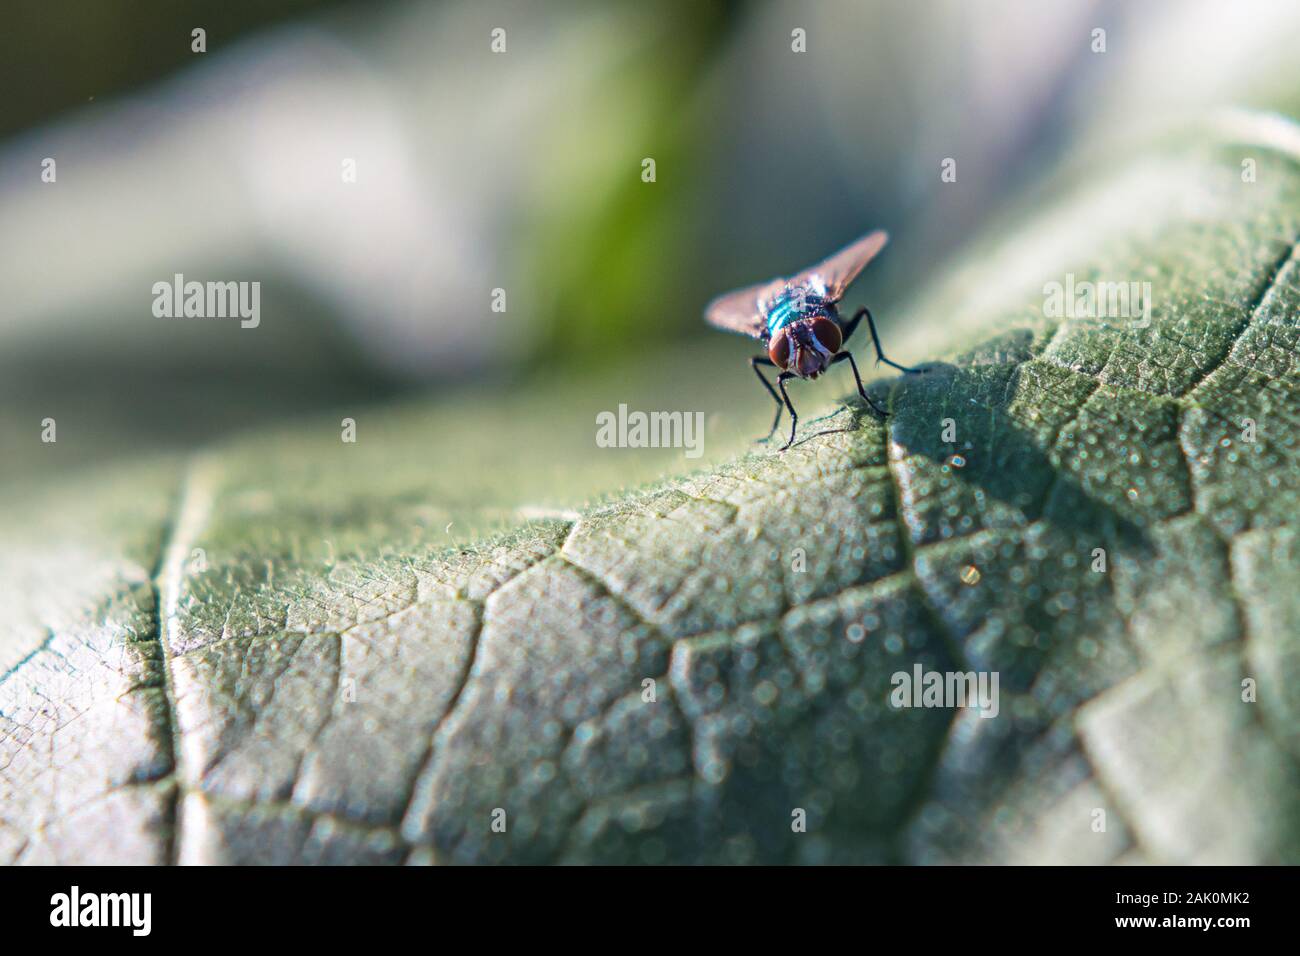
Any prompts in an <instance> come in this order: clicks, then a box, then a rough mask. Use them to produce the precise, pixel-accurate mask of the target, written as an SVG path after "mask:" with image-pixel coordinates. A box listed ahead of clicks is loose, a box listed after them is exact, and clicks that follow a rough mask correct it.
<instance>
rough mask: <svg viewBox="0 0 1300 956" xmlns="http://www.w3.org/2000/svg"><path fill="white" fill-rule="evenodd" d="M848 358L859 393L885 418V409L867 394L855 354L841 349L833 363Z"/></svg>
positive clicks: (873, 409)
mask: <svg viewBox="0 0 1300 956" xmlns="http://www.w3.org/2000/svg"><path fill="white" fill-rule="evenodd" d="M854 321H855V322H856V321H857V319H856V318H855V319H854ZM845 338H848V336H845ZM846 359H847V360H848V363H849V366H850V367H851V368H852V369H853V381H855V382H857V383H858V394H859V395H861V396H862V400H863V401H864V402H866V403H867V404H868V405H870V406H871V410H872V411H873V412H875V413H876V414H877V415H879V416H880V417H881V418H884V417H885V410H884V409H883V408H881V407H880V406H879V405H877V404H876V403H875V402H873V401H872V400H871V396H870V395H868V394H867V390H866V389H865V388H863V387H862V376H861V375H859V374H858V363H857V362H855V361H853V356H852V355H850V354H849V353H848V351H841V352H839V353H837V354H836V356H835V358H833V359H831V364H832V365H834V364H835V363H836V362H843V361H845V360H846Z"/></svg>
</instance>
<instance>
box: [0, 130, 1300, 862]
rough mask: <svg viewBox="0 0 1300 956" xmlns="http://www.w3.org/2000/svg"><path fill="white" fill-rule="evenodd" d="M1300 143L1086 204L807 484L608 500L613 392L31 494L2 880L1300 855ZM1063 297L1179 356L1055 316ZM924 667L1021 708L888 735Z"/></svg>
mask: <svg viewBox="0 0 1300 956" xmlns="http://www.w3.org/2000/svg"><path fill="white" fill-rule="evenodd" d="M1296 138H1297V133H1296V131H1295V130H1294V129H1293V128H1291V127H1285V128H1282V127H1279V126H1278V125H1277V124H1274V123H1270V122H1267V121H1258V122H1255V123H1253V124H1251V125H1248V126H1243V125H1241V124H1238V125H1237V126H1236V127H1234V128H1233V129H1232V130H1230V131H1227V132H1224V131H1219V132H1212V133H1209V134H1204V133H1203V134H1200V135H1198V136H1196V137H1187V136H1184V137H1182V138H1181V139H1180V140H1178V141H1176V142H1170V143H1167V144H1165V145H1162V146H1160V147H1158V148H1156V149H1155V150H1153V151H1151V152H1149V153H1147V154H1146V155H1145V156H1144V157H1143V158H1142V159H1140V160H1137V161H1135V162H1132V163H1130V164H1128V165H1126V166H1125V167H1124V168H1123V169H1122V170H1120V171H1119V172H1118V173H1116V174H1115V175H1113V176H1112V177H1111V178H1110V179H1109V180H1108V181H1107V182H1106V183H1104V184H1101V185H1097V186H1090V187H1085V188H1082V189H1077V190H1072V191H1071V193H1070V194H1069V195H1067V196H1065V197H1064V198H1060V199H1056V198H1050V199H1045V200H1044V202H1043V204H1042V205H1043V208H1042V209H1041V210H1040V211H1039V213H1038V215H1037V217H1036V218H1035V220H1034V221H1033V222H1029V223H1027V224H1024V225H1023V226H1022V227H1020V228H1018V229H1017V230H1015V231H1014V233H1011V234H1007V233H1006V232H1005V231H1000V232H998V233H996V234H994V235H993V236H992V237H991V238H990V239H989V240H988V242H987V243H985V244H983V245H981V246H979V247H977V248H978V249H979V250H980V251H978V252H976V253H974V254H973V255H972V257H971V261H970V262H969V263H968V264H967V267H966V268H964V269H963V268H958V269H957V271H955V272H954V274H953V275H952V276H951V277H950V279H949V280H948V282H947V283H946V284H944V285H942V286H940V287H939V288H937V289H935V290H933V291H932V293H931V294H930V295H929V296H927V298H926V299H925V300H924V301H923V302H922V304H921V306H919V307H918V308H917V309H916V310H915V311H914V314H913V318H914V319H915V321H914V323H913V328H914V329H915V332H914V335H913V338H912V340H911V343H912V344H911V345H910V346H898V347H895V349H894V351H895V353H896V356H895V357H898V358H904V359H906V360H908V361H914V360H916V359H917V358H919V357H921V356H922V355H924V356H927V357H934V356H946V357H947V360H946V361H943V362H939V363H935V364H933V365H932V366H931V367H930V371H928V372H927V373H926V374H925V375H924V376H920V377H910V378H907V379H889V380H887V381H885V382H882V383H877V384H876V385H874V386H873V388H874V390H875V391H876V393H877V395H878V397H879V398H880V400H882V401H886V402H887V403H888V407H889V409H890V412H889V418H888V421H887V422H885V423H884V424H883V425H882V423H880V422H878V421H877V420H876V419H875V418H874V417H872V416H870V415H867V414H864V413H863V411H862V407H861V405H860V404H859V403H858V402H857V401H856V400H855V401H852V402H849V403H848V404H846V405H844V406H843V407H841V408H840V409H839V410H838V411H836V412H835V413H834V414H833V415H832V416H830V417H828V418H825V419H822V420H820V421H816V420H813V416H812V415H811V414H808V413H805V415H804V429H803V432H802V434H801V441H800V443H799V444H798V445H796V446H795V448H793V449H792V450H791V451H789V452H787V453H785V454H775V453H772V452H770V451H768V450H767V449H765V448H760V449H758V450H757V451H755V452H753V453H751V454H747V455H744V456H742V457H739V458H735V459H733V460H730V461H728V462H725V463H722V464H719V465H713V466H711V467H709V468H706V469H704V470H703V471H700V472H697V473H694V474H690V475H686V476H684V477H680V478H677V479H672V480H668V481H666V482H663V483H661V484H659V485H657V486H653V487H650V488H648V489H643V490H641V491H634V492H628V493H625V494H621V495H615V496H613V497H611V498H609V499H606V500H605V501H604V502H603V503H600V504H594V505H584V504H583V503H584V502H586V501H588V500H589V498H590V496H591V495H592V494H594V493H595V492H597V491H598V490H600V489H602V488H603V489H606V490H610V491H612V490H613V488H614V487H615V486H616V485H617V484H619V483H620V482H622V483H624V484H632V483H635V482H637V481H639V480H640V479H641V476H642V475H643V474H644V472H639V471H638V470H637V469H639V468H644V467H645V466H644V465H642V464H638V463H640V462H642V461H643V459H642V458H641V457H640V456H638V455H637V454H636V453H635V452H622V453H617V454H616V453H613V452H603V451H596V452H593V451H591V450H590V449H588V450H587V452H586V453H585V454H583V453H581V452H579V451H578V446H577V441H578V439H577V438H576V437H575V438H572V439H566V438H564V437H563V436H564V435H566V434H568V429H569V428H570V424H569V423H570V422H572V423H573V424H572V426H571V427H572V429H573V430H574V431H573V434H574V435H575V436H576V435H577V434H579V432H582V433H585V434H586V435H588V436H590V434H591V431H590V430H591V429H592V428H593V421H592V419H591V418H590V417H589V415H588V414H587V413H586V412H583V413H582V414H579V413H578V412H577V411H575V409H578V408H581V407H582V405H583V402H596V403H599V402H601V401H605V402H608V400H609V396H610V395H620V396H621V395H622V394H626V393H627V392H626V391H625V390H623V389H622V387H621V386H618V385H616V386H609V385H608V383H606V385H605V386H604V389H605V390H603V391H602V390H596V391H592V392H591V393H590V394H589V396H588V398H586V399H581V400H580V399H578V398H577V395H578V394H579V393H578V392H577V391H565V390H564V387H563V386H556V387H554V388H552V389H550V390H548V391H545V392H540V393H537V394H507V395H506V396H505V397H503V398H499V399H496V400H489V399H486V398H485V399H483V400H481V401H479V402H476V403H475V404H474V405H473V406H471V407H462V408H452V409H444V410H442V411H437V410H434V409H423V410H422V409H421V407H420V406H418V405H416V406H409V407H406V408H403V409H398V410H395V411H393V412H392V413H390V414H389V415H387V416H384V417H380V418H375V419H363V420H362V421H361V422H359V426H358V427H359V433H358V444H356V445H355V446H349V445H343V444H342V443H341V442H339V441H338V438H337V433H336V432H335V431H334V429H335V428H336V427H337V426H336V425H335V424H334V422H333V421H331V422H328V423H315V424H312V425H308V424H307V423H304V425H303V426H302V427H301V428H298V429H296V430H294V431H292V432H276V433H272V434H262V435H255V436H251V437H249V438H247V439H244V440H240V441H236V442H233V443H230V444H227V445H223V446H222V447H220V448H217V449H210V450H208V451H207V452H205V453H203V454H202V455H200V456H198V457H196V458H194V459H192V460H189V461H187V462H184V463H176V462H174V461H172V460H171V459H165V460H161V461H158V462H145V463H141V464H140V465H137V466H131V467H126V466H124V467H122V468H120V469H117V470H116V471H114V472H113V473H112V474H110V475H102V476H90V477H87V478H84V479H81V480H78V481H70V482H68V483H65V484H63V485H61V486H54V487H50V488H46V489H40V490H35V489H29V490H27V491H25V492H19V491H17V490H14V491H13V493H12V494H11V495H10V496H9V500H8V501H7V503H6V505H5V508H6V514H5V515H4V517H3V522H4V526H5V527H6V528H12V529H16V530H15V532H14V533H13V534H7V535H6V538H5V541H4V543H3V547H2V549H0V561H3V563H4V564H5V569H6V573H5V574H4V575H3V576H0V580H4V581H5V582H6V584H7V586H8V588H9V593H7V594H5V595H4V598H5V607H6V609H7V611H6V622H5V624H4V625H0V666H2V667H4V668H6V672H5V677H4V678H3V680H2V681H0V722H2V723H0V727H2V728H3V730H2V731H0V768H2V769H0V820H3V823H0V856H2V857H3V858H5V859H17V860H20V861H23V862H38V861H51V860H60V861H73V860H76V861H90V860H103V859H113V860H116V861H139V862H153V861H165V860H172V859H179V860H182V861H226V862H230V861H241V862H243V861H257V862H307V861H313V862H314V861H337V862H398V861H401V860H409V861H412V862H428V861H490V860H511V861H550V860H565V861H592V860H602V861H620V862H622V861H649V862H656V861H760V860H761V861H806V862H817V861H854V862H870V861H911V862H934V861H946V860H957V861H1004V860H1022V861H1032V862H1069V863H1083V862H1110V861H1143V862H1176V863H1204V862H1212V861H1213V862H1290V863H1294V862H1296V861H1297V859H1298V858H1300V854H1298V853H1297V849H1298V846H1300V820H1298V816H1300V801H1298V800H1297V794H1298V793H1300V787H1298V786H1297V784H1300V772H1298V769H1297V759H1298V758H1300V736H1298V735H1297V731H1296V728H1297V727H1300V721H1297V719H1296V718H1297V717H1298V716H1300V696H1298V692H1297V688H1298V687H1300V604H1298V599H1297V595H1298V594H1300V545H1298V544H1297V541H1296V515H1297V514H1300V488H1298V487H1297V484H1298V482H1300V468H1298V467H1297V466H1298V465H1300V462H1297V457H1298V454H1297V445H1296V437H1295V435H1296V426H1297V418H1300V368H1297V364H1296V346H1297V336H1298V331H1297V326H1298V324H1300V323H1298V312H1300V262H1297V258H1296V243H1297V241H1298V240H1300V158H1298V157H1300V151H1297V150H1296V149H1295V148H1294V147H1293V146H1292V145H1290V143H1292V142H1294V141H1295V140H1296ZM1243 149H1249V150H1250V155H1252V156H1258V157H1260V158H1261V162H1262V163H1264V164H1266V169H1267V172H1268V174H1267V175H1261V176H1259V178H1258V180H1257V181H1256V182H1252V183H1245V182H1243V181H1242V179H1241V176H1240V169H1241V167H1240V157H1241V156H1242V155H1243V152H1242V151H1243ZM981 267H982V268H981ZM1067 271H1068V272H1073V273H1075V275H1076V276H1077V277H1078V278H1079V279H1084V278H1091V279H1099V280H1102V281H1115V282H1118V281H1129V280H1135V281H1150V282H1151V283H1152V287H1153V291H1154V295H1155V300H1156V310H1155V314H1154V316H1153V320H1152V323H1151V325H1150V326H1149V327H1145V328H1139V327H1135V326H1134V325H1132V324H1131V323H1129V322H1128V321H1127V320H1123V319H1071V320H1064V321H1063V320H1058V319H1049V318H1044V317H1043V315H1042V308H1041V307H1042V299H1043V295H1042V289H1043V284H1044V283H1045V282H1047V281H1052V280H1058V281H1060V280H1063V279H1064V276H1065V273H1066V272H1067ZM967 343H969V344H967ZM891 344H892V343H891ZM857 348H858V350H859V351H860V352H863V347H862V345H861V343H860V342H859V343H858V344H857ZM900 349H901V350H900ZM864 355H865V352H864ZM647 364H650V363H647ZM715 377H716V378H718V379H723V380H725V381H727V382H731V381H732V380H733V379H734V381H735V382H736V383H740V382H742V381H745V380H746V379H747V378H748V375H747V372H746V371H745V370H744V369H743V365H741V364H740V362H739V361H737V363H736V366H734V367H733V368H732V369H731V370H729V371H728V372H727V373H726V374H725V375H724V374H723V373H721V372H719V373H717V375H716V376H715ZM745 384H746V386H747V387H748V389H749V390H750V391H754V390H756V389H755V386H753V383H751V382H747V381H746V382H745ZM678 385H681V383H674V386H678ZM641 387H644V386H643V385H638V384H635V383H632V382H629V383H628V385H627V388H628V389H636V388H641ZM682 387H685V386H682ZM572 388H573V389H577V388H578V386H573V387H572ZM673 394H674V395H676V394H677V393H676V392H674V393H673ZM682 394H683V395H685V394H686V393H685V392H683V393H682ZM714 394H715V398H716V397H717V396H719V395H721V393H714ZM811 395H812V390H811V389H806V390H805V389H799V390H798V391H797V392H796V394H795V400H796V402H798V403H800V404H801V406H802V405H803V402H804V400H805V396H809V397H811ZM617 400H622V399H621V398H620V399H617ZM661 401H668V402H672V401H673V399H672V398H668V399H663V398H662V397H661ZM595 407H597V408H599V407H601V406H600V404H596V405H595ZM605 407H608V405H606V406H605ZM659 407H665V406H664V405H660V406H659ZM667 407H672V405H668V406H667ZM767 413H768V410H767V409H766V408H765V407H763V405H762V404H761V403H760V404H759V405H758V406H757V407H756V408H755V410H754V414H756V415H758V416H759V417H760V418H761V417H763V416H765V415H766V414H767ZM580 418H581V419H583V420H582V421H579V419H580ZM949 418H950V419H952V420H953V423H954V425H955V428H956V440H955V441H953V442H945V441H943V435H942V432H943V428H944V419H949ZM1245 418H1250V419H1252V420H1253V421H1254V422H1255V423H1256V425H1257V436H1256V441H1254V442H1249V441H1245V440H1244V439H1243V432H1242V428H1243V426H1242V420H1243V419H1245ZM462 419H463V420H462ZM539 422H544V423H549V424H550V425H551V426H552V428H553V429H555V431H548V430H546V429H545V428H539ZM750 424H751V423H750V422H749V421H748V420H747V421H746V422H745V423H744V427H745V428H748V427H749V425H750ZM740 427H741V426H736V428H735V431H736V434H735V435H734V436H733V437H732V438H731V439H728V441H732V442H734V443H736V444H739V443H740V442H742V441H744V440H745V439H746V438H747V436H748V434H749V433H748V431H743V432H742V431H740V430H739V429H740ZM837 428H838V429H839V430H838V431H830V432H829V433H828V430H830V429H837ZM557 434H558V435H559V436H561V437H559V438H556V437H554V436H555V435H557ZM712 434H716V430H715V432H713V433H712ZM588 440H589V439H588ZM719 444H721V445H723V446H725V444H726V441H723V442H721V443H719ZM718 450H719V449H718V448H714V449H712V452H713V453H716V452H717V451H718ZM566 454H572V455H575V456H576V461H577V464H574V463H569V464H565V456H566ZM619 455H621V456H623V457H622V459H621V464H620V465H619V466H618V467H619V470H620V472H621V474H622V475H623V477H621V478H618V477H612V476H611V475H610V474H609V472H608V471H606V470H604V469H607V468H609V467H611V466H610V465H609V464H607V463H608V462H613V461H615V460H617V459H618V456H619ZM954 455H956V456H958V458H959V459H960V460H958V459H957V458H954ZM665 460H666V459H664V458H660V459H659V461H660V462H663V461H665ZM676 467H680V466H676ZM588 468H590V469H594V471H595V472H596V474H597V477H596V478H594V479H592V478H589V477H584V476H583V473H582V472H583V470H586V469H588ZM178 476H181V477H179V478H178ZM530 505H531V506H530ZM520 506H525V508H524V510H522V511H521V510H519V509H520ZM579 507H581V508H582V513H581V515H580V516H579V515H570V514H567V513H566V509H569V508H579ZM526 519H531V520H526ZM445 520H453V521H456V520H464V521H465V522H476V523H478V524H479V525H480V526H484V525H487V524H491V523H492V522H494V521H495V522H496V524H497V525H498V526H499V527H501V528H502V531H501V533H500V534H497V535H494V536H479V537H478V538H477V539H476V540H475V542H474V543H473V544H467V545H463V546H459V547H449V546H448V540H449V535H453V534H454V528H455V525H453V530H452V531H448V530H447V529H446V528H445V526H444V521H445ZM507 526H509V527H507ZM24 529H25V530H24ZM1098 548H1101V549H1104V550H1105V554H1106V571H1105V572H1104V573H1103V572H1098V571H1094V570H1093V567H1094V562H1095V561H1096V554H1097V551H1096V549H1098ZM795 549H803V553H804V560H805V561H806V570H803V571H797V570H794V565H795ZM916 665H920V666H922V667H923V668H925V669H927V670H939V671H947V670H962V671H969V670H988V671H996V672H997V673H998V674H999V678H1000V692H1001V693H1000V700H999V712H998V715H997V717H996V718H994V719H983V718H981V717H980V715H979V714H978V712H976V711H973V710H966V711H953V710H946V709H914V710H913V709H900V710H895V709H893V708H891V707H890V705H889V703H888V698H889V693H890V690H891V675H893V674H894V673H896V672H899V671H903V672H909V673H910V672H911V671H912V668H913V667H914V666H916ZM1245 678H1250V679H1251V680H1253V681H1255V682H1256V683H1257V687H1258V690H1257V693H1258V702H1257V703H1245V702H1243V699H1242V694H1243V691H1242V681H1243V679H1245ZM647 680H653V681H654V682H655V684H654V685H653V686H654V691H655V700H654V702H653V703H648V702H645V701H644V698H643V694H644V693H645V688H646V686H647V685H646V684H645V681H647ZM498 809H499V810H502V811H504V812H505V820H506V825H507V829H506V832H505V833H494V832H493V830H492V829H491V824H492V822H493V815H494V813H495V811H497V810H498ZM798 809H802V810H804V811H805V812H806V815H807V833H804V834H796V833H794V832H792V829H791V821H792V812H794V811H795V810H798ZM1098 810H1104V811H1105V813H1106V823H1107V825H1106V828H1105V831H1104V832H1095V831H1094V828H1093V825H1094V822H1095V821H1096V819H1097V816H1096V811H1098Z"/></svg>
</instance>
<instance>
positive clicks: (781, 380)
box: [773, 372, 869, 451]
mask: <svg viewBox="0 0 1300 956" xmlns="http://www.w3.org/2000/svg"><path fill="white" fill-rule="evenodd" d="M798 377H799V376H797V375H795V374H794V372H782V373H781V374H780V375H778V376H777V377H776V387H777V388H779V389H780V390H781V397H782V398H783V399H785V407H786V408H788V409H790V440H789V441H787V442H786V443H785V444H784V445H782V446H781V451H785V450H786V449H787V448H789V447H790V446H791V445H793V444H794V433H795V429H797V428H798V427H799V415H798V413H797V412H796V411H795V410H794V406H793V405H791V404H790V396H789V395H787V394H786V393H785V383H786V382H788V381H789V380H790V379H792V378H798ZM868 401H869V399H868ZM778 414H779V413H778ZM775 427H776V426H773V428H775Z"/></svg>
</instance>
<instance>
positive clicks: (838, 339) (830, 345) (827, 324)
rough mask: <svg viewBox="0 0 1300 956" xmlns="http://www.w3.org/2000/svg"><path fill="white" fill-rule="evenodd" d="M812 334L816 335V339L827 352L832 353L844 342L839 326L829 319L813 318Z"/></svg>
mask: <svg viewBox="0 0 1300 956" xmlns="http://www.w3.org/2000/svg"><path fill="white" fill-rule="evenodd" d="M812 334H813V335H815V336H816V337H817V341H818V342H820V343H821V344H822V348H824V349H825V350H826V351H827V352H830V353H831V355H834V354H835V353H836V352H838V351H839V350H840V346H841V345H843V344H844V336H843V335H842V334H841V333H840V327H839V326H838V325H836V324H835V323H834V322H832V321H831V320H830V319H825V318H822V319H814V320H813V325H812Z"/></svg>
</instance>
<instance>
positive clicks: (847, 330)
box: [837, 305, 921, 391]
mask: <svg viewBox="0 0 1300 956" xmlns="http://www.w3.org/2000/svg"><path fill="white" fill-rule="evenodd" d="M863 316H866V319H867V328H868V329H870V330H871V342H872V344H873V345H875V347H876V364H877V365H879V364H880V363H881V362H884V363H885V364H886V365H892V366H893V367H894V368H896V369H898V370H899V371H900V372H913V373H919V372H920V371H921V370H920V369H919V368H909V367H908V366H906V365H899V364H898V363H897V362H895V361H893V360H892V359H887V358H885V353H884V352H882V351H881V350H880V335H879V333H877V332H876V320H875V319H873V318H872V317H871V310H870V309H868V308H867V307H866V306H865V305H864V306H863V307H862V308H860V309H858V311H857V312H855V313H853V318H851V319H849V320H848V321H847V322H845V323H844V325H843V326H842V328H843V330H844V341H845V342H847V341H848V340H849V336H850V335H852V334H853V333H854V331H855V330H856V329H857V327H858V323H859V322H861V321H862V318H863ZM837 358H838V356H837ZM853 371H854V374H857V366H856V365H855V366H854V367H853ZM860 386H861V383H859V388H858V391H862V389H861V387H860Z"/></svg>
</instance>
